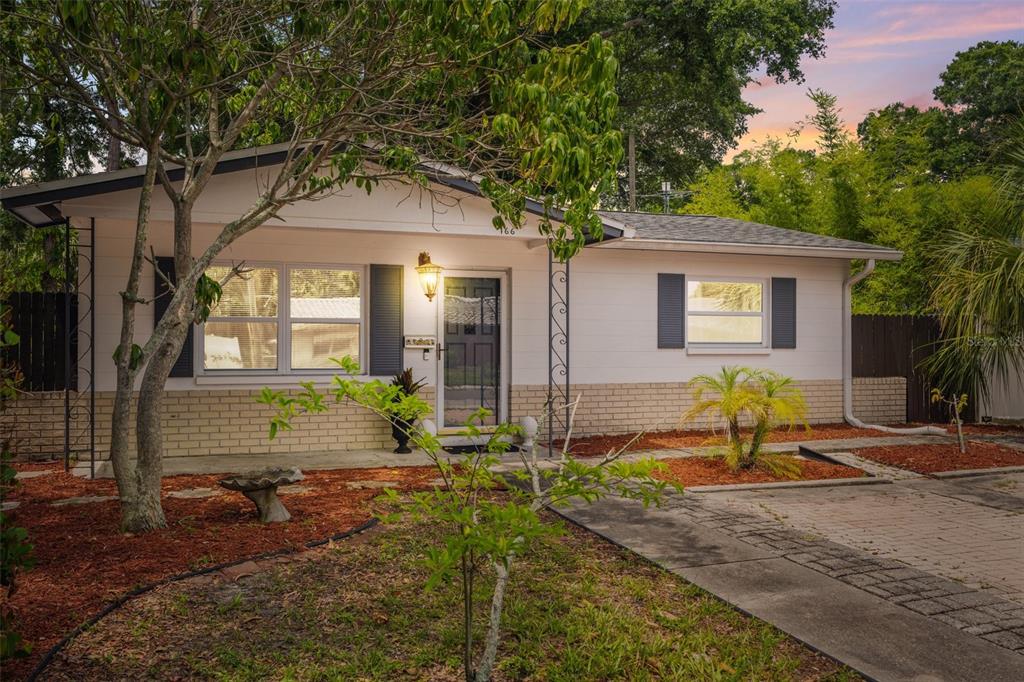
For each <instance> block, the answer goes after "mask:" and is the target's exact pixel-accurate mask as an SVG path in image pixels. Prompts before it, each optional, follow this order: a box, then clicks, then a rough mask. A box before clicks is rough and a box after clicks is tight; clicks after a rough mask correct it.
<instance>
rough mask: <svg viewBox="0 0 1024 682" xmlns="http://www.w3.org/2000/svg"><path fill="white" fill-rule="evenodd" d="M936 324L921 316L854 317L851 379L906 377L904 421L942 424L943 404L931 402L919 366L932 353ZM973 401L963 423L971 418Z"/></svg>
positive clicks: (936, 338) (933, 319) (972, 415)
mask: <svg viewBox="0 0 1024 682" xmlns="http://www.w3.org/2000/svg"><path fill="white" fill-rule="evenodd" d="M938 340H939V322H938V320H937V319H936V318H934V317H929V316H920V315H854V316H853V376H855V377H905V378H906V380H907V421H911V422H945V421H948V420H949V415H948V414H947V413H946V412H945V411H944V410H943V408H942V405H933V404H932V402H931V389H932V387H931V382H930V381H929V379H928V377H927V376H926V375H925V374H924V372H922V371H921V370H920V369H919V367H920V363H921V362H922V361H923V360H924V359H925V358H927V357H928V356H929V355H931V354H932V353H933V352H934V351H935V343H936V341H938ZM973 402H974V401H973V400H971V401H969V402H968V405H967V412H968V413H967V414H965V415H964V419H965V420H973V419H974V414H973V413H974V405H973Z"/></svg>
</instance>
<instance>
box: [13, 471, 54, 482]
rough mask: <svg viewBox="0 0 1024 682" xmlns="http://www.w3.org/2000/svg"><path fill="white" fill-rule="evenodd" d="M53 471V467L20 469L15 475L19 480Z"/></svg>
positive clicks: (48, 473)
mask: <svg viewBox="0 0 1024 682" xmlns="http://www.w3.org/2000/svg"><path fill="white" fill-rule="evenodd" d="M52 473H53V469H38V470H36V471H19V472H18V473H16V474H14V477H15V478H17V479H19V480H24V479H26V478H39V477H40V476H49V475H50V474H52Z"/></svg>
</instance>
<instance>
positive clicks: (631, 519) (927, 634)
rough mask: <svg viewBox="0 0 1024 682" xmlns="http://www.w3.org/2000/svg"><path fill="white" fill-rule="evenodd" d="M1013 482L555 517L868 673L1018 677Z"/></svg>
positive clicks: (926, 483)
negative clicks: (646, 560)
mask: <svg viewBox="0 0 1024 682" xmlns="http://www.w3.org/2000/svg"><path fill="white" fill-rule="evenodd" d="M1022 486H1024V475H1018V474H1014V475H1011V476H985V477H981V478H973V479H956V480H934V479H925V478H922V477H916V478H907V479H903V480H900V481H898V482H895V483H891V484H877V485H866V486H851V487H844V486H835V485H832V486H827V487H817V488H806V487H805V488H785V489H783V488H773V489H770V490H769V489H764V488H762V489H760V490H757V491H751V490H747V491H742V492H740V491H736V490H733V491H728V492H725V491H716V492H694V491H691V492H687V493H684V494H682V495H679V494H669V495H667V496H666V499H665V500H663V504H662V505H661V507H660V508H656V509H655V508H652V509H644V508H643V507H642V506H641V505H640V504H639V503H638V502H635V501H631V500H623V499H621V498H607V499H604V500H600V501H598V502H596V503H593V504H589V505H586V504H580V505H575V506H574V507H573V508H571V509H568V510H565V511H561V512H560V513H562V514H563V515H565V516H566V517H567V518H569V519H571V520H572V521H574V522H576V523H579V524H580V525H582V526H584V527H586V528H589V529H590V530H592V531H593V532H595V533H598V534H599V535H602V536H604V537H606V538H608V539H609V540H611V541H613V542H615V543H617V544H620V545H622V546H624V547H627V548H629V549H632V550H633V551H635V552H637V553H639V554H641V555H642V556H645V557H647V558H648V559H650V560H651V561H653V562H655V563H657V564H659V565H661V566H662V567H664V568H666V569H667V570H670V571H673V572H675V573H678V574H679V575H681V576H683V577H684V578H686V579H687V580H689V581H691V582H693V583H695V584H697V585H699V586H701V587H703V588H705V589H707V590H709V591H711V592H712V593H714V594H716V595H718V596H719V597H721V598H723V599H725V600H726V601H729V602H731V603H732V604H734V605H736V606H737V607H739V608H740V609H743V610H744V611H747V612H748V613H751V614H753V615H755V616H757V617H759V618H762V619H764V620H766V621H768V622H770V623H772V624H774V625H776V626H777V627H779V628H781V629H782V630H784V631H786V632H788V633H790V634H792V635H793V636H795V637H797V638H798V639H801V640H802V641H804V642H806V643H808V644H810V645H811V646H813V647H815V648H817V649H818V650H820V651H822V652H824V653H826V654H828V655H830V656H832V657H834V658H836V659H837V660H840V661H842V662H844V663H847V664H848V665H850V666H852V667H853V668H855V669H856V670H859V671H860V672H862V673H863V674H865V675H867V676H868V677H869V678H873V679H876V680H880V681H890V680H891V681H893V682H903V681H907V682H911V681H912V682H923V681H925V680H928V681H932V680H944V681H954V680H962V681H964V682H974V681H975V680H986V682H990V681H991V682H995V681H997V680H998V681H1000V682H1001V681H1003V680H1005V681H1007V682H1011V681H1012V682H1019V680H1024V603H1022V602H1021V601H1020V597H1021V594H1022V592H1024V590H1022V586H1021V583H1020V579H1021V577H1022V573H1024V535H1022V532H1024V528H1022V525H1024V499H1022V496H1021V487H1022ZM962 581H963V582H962ZM966 583H971V584H966ZM953 652H955V653H953Z"/></svg>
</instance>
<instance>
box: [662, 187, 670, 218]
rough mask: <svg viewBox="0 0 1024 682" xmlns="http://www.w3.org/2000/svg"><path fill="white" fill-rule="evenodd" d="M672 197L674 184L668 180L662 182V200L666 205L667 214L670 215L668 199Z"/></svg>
mask: <svg viewBox="0 0 1024 682" xmlns="http://www.w3.org/2000/svg"><path fill="white" fill-rule="evenodd" d="M670 196H672V183H671V182H669V181H668V180H662V181H661V198H662V200H663V201H664V203H665V211H664V212H665V213H668V199H669V197H670Z"/></svg>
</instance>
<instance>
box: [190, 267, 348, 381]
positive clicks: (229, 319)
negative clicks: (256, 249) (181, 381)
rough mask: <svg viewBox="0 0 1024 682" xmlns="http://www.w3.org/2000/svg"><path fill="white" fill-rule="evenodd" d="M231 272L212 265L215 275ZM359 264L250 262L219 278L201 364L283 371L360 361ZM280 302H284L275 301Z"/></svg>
mask: <svg viewBox="0 0 1024 682" xmlns="http://www.w3.org/2000/svg"><path fill="white" fill-rule="evenodd" d="M229 272H230V268H229V267H227V266H221V265H215V266H212V267H210V268H209V269H208V270H207V274H208V275H209V276H210V277H212V278H213V279H216V280H222V279H224V278H225V277H226V276H227V274H228V273H229ZM361 283H362V271H361V270H358V269H351V268H347V269H345V268H323V267H309V266H296V267H288V268H281V267H276V266H257V267H254V268H252V269H250V270H249V271H248V272H246V273H245V274H244V275H242V276H236V277H233V278H231V279H230V280H229V281H228V283H227V284H225V285H224V294H223V296H222V297H221V300H220V302H219V303H218V304H217V305H216V306H215V307H214V309H213V310H212V311H211V313H210V317H209V319H208V320H207V322H206V324H205V325H204V326H203V353H202V354H203V368H204V369H206V370H261V371H275V370H276V371H278V372H289V371H292V370H317V369H329V368H332V367H334V363H332V362H331V358H341V357H344V356H346V355H348V356H351V357H352V358H353V359H355V360H356V361H357V362H358V361H359V355H360V346H361V338H362V313H363V311H362V301H361ZM283 302H286V305H282V303H283Z"/></svg>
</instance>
